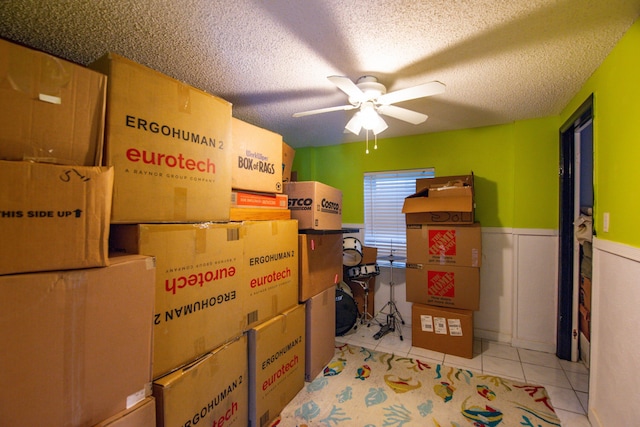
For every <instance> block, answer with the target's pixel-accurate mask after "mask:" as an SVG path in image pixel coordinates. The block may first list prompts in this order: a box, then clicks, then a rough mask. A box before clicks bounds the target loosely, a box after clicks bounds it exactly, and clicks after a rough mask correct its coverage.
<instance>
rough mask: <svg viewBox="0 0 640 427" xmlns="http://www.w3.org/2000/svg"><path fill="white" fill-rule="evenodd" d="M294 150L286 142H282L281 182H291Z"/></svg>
mask: <svg viewBox="0 0 640 427" xmlns="http://www.w3.org/2000/svg"><path fill="white" fill-rule="evenodd" d="M295 156H296V150H294V149H293V147H291V146H290V145H288V144H287V143H286V142H284V141H282V182H283V183H284V182H291V168H292V167H293V159H294V157H295Z"/></svg>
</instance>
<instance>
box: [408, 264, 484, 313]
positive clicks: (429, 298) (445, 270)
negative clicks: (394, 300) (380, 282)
mask: <svg viewBox="0 0 640 427" xmlns="http://www.w3.org/2000/svg"><path fill="white" fill-rule="evenodd" d="M406 281H407V289H406V292H407V293H406V295H407V301H410V302H415V303H420V304H429V305H436V306H440V307H448V308H462V309H466V310H478V309H479V308H480V269H479V268H475V267H455V266H449V265H443V266H440V265H429V264H411V263H407V268H406Z"/></svg>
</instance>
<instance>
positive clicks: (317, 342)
mask: <svg viewBox="0 0 640 427" xmlns="http://www.w3.org/2000/svg"><path fill="white" fill-rule="evenodd" d="M305 309H306V320H305V324H306V326H305V328H306V332H305V343H306V345H305V371H304V372H305V374H304V379H305V381H308V382H311V381H313V380H314V378H315V377H316V376H318V374H319V373H320V372H322V370H323V369H324V367H325V366H326V365H327V363H329V362H330V361H331V359H332V358H333V355H334V351H335V345H336V291H335V288H334V287H331V288H330V289H327V290H324V291H322V292H320V293H319V294H317V295H315V296H313V297H311V298H309V299H308V300H307V301H306V303H305Z"/></svg>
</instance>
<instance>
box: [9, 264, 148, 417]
mask: <svg viewBox="0 0 640 427" xmlns="http://www.w3.org/2000/svg"><path fill="white" fill-rule="evenodd" d="M154 262H155V260H154V259H153V258H151V257H145V256H141V255H126V256H117V257H113V258H111V259H110V266H109V267H104V268H89V269H84V270H68V271H54V272H46V273H28V274H16V275H9V276H0V296H1V298H0V313H2V316H0V348H2V351H0V363H1V364H2V365H1V366H3V367H4V369H3V373H2V375H1V376H0V425H2V426H37V425H41V424H43V422H44V423H45V424H47V425H52V426H93V425H94V424H97V423H99V422H101V421H103V420H105V419H107V418H109V417H111V416H113V415H115V414H118V413H119V412H121V411H124V410H126V409H127V408H129V407H131V406H133V405H135V404H136V403H138V402H139V401H141V400H143V399H144V398H145V397H146V396H148V395H149V394H150V389H149V385H150V382H151V346H152V323H151V322H150V321H149V319H150V318H151V316H152V315H153V299H154V296H153V294H154V280H155V272H156V269H155V263H154ZM43 393H46V396H44V395H43Z"/></svg>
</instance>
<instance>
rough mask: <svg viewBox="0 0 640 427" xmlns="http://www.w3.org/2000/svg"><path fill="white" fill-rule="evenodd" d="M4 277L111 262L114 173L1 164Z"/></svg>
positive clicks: (0, 235) (102, 169)
mask: <svg viewBox="0 0 640 427" xmlns="http://www.w3.org/2000/svg"><path fill="white" fill-rule="evenodd" d="M0 181H1V182H3V183H4V184H3V185H2V186H1V187H0V240H2V245H0V274H14V273H25V272H34V271H52V270H67V269H74V268H78V269H79V268H88V267H103V266H106V265H107V263H108V256H109V255H108V240H109V216H110V214H111V194H112V189H113V169H112V168H106V167H97V166H94V167H89V166H61V165H50V164H44V163H32V162H11V161H0Z"/></svg>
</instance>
